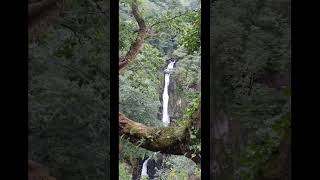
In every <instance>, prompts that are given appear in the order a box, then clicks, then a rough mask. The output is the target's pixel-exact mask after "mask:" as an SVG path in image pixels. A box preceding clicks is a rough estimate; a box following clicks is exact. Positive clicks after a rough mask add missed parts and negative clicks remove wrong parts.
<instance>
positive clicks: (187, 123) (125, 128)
mask: <svg viewBox="0 0 320 180" xmlns="http://www.w3.org/2000/svg"><path fill="white" fill-rule="evenodd" d="M200 114H201V113H200V106H199V107H197V109H196V110H195V111H194V113H193V114H192V115H191V117H190V119H186V120H184V121H183V122H182V123H181V126H179V127H162V128H156V127H148V126H146V125H144V124H141V123H138V122H135V121H133V120H131V119H129V118H128V117H126V116H125V115H124V114H122V113H119V128H120V129H119V132H120V135H121V136H123V137H125V138H127V139H128V140H129V141H130V142H132V143H134V144H136V145H138V146H139V147H142V148H145V149H148V150H150V151H154V152H158V151H160V152H161V153H166V154H174V155H185V156H186V157H189V158H190V159H192V160H193V161H195V162H196V163H200V159H201V155H200V153H201V152H200V151H198V152H194V151H192V150H191V149H190V148H189V147H190V146H191V145H192V143H193V141H192V138H191V133H192V131H191V128H192V127H194V126H195V125H196V124H200Z"/></svg>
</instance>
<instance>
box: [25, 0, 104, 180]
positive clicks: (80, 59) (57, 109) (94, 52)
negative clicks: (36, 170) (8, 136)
mask: <svg viewBox="0 0 320 180" xmlns="http://www.w3.org/2000/svg"><path fill="white" fill-rule="evenodd" d="M95 2H96V4H95V3H93V4H92V3H90V1H80V0H72V1H66V4H65V6H64V9H65V11H64V13H63V15H62V16H61V17H59V18H58V19H57V20H56V21H54V22H52V24H51V25H50V26H49V27H48V30H47V32H45V33H43V34H42V35H41V36H39V38H38V39H36V40H35V41H30V42H29V59H30V62H29V77H28V79H29V86H28V87H29V89H28V100H29V117H30V118H29V137H28V139H29V159H32V160H35V161H38V162H40V163H42V164H44V165H45V166H47V167H49V168H50V172H52V174H53V176H55V177H56V178H57V179H62V180H63V179H68V180H73V179H74V180H79V179H91V180H94V179H105V178H106V176H108V175H109V168H106V161H109V114H108V112H109V108H110V107H109V92H110V89H109V87H110V85H109V82H110V81H109V77H110V76H109V74H107V73H108V72H109V62H108V61H106V60H108V59H109V47H110V46H109V39H110V38H109V33H108V31H109V23H108V22H109V20H108V19H107V16H106V15H105V14H103V13H101V12H100V11H99V10H98V8H97V6H96V5H99V7H100V8H101V9H102V10H104V11H106V10H107V9H108V4H107V3H106V1H95ZM88 12H91V13H88Z"/></svg>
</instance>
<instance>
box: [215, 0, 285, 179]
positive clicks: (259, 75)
mask: <svg viewBox="0 0 320 180" xmlns="http://www.w3.org/2000/svg"><path fill="white" fill-rule="evenodd" d="M211 11H212V17H211V19H212V22H211V28H212V29H211V32H212V36H211V41H212V42H213V43H212V44H211V51H212V52H216V53H214V54H211V56H212V59H214V60H215V62H214V63H215V65H216V67H215V68H216V69H215V70H214V71H215V77H216V82H215V84H214V86H215V90H216V91H215V95H216V97H217V98H216V99H215V104H216V108H218V109H217V110H216V111H221V112H223V111H224V112H226V113H225V114H226V115H225V116H227V117H218V118H220V119H228V122H229V124H230V125H229V126H231V127H235V128H238V130H239V133H238V134H233V133H234V132H229V134H227V135H226V136H227V138H228V141H230V142H219V143H223V144H222V146H221V144H218V145H216V146H215V147H220V149H215V152H218V151H220V154H216V156H219V157H220V158H221V157H225V156H228V158H226V159H228V160H225V159H223V158H221V159H223V160H221V162H217V164H219V163H220V164H228V166H229V167H231V168H230V169H227V170H226V172H222V173H221V176H222V177H223V178H231V179H232V178H235V176H237V175H240V176H241V178H242V179H260V178H261V173H262V171H272V169H270V168H269V169H264V170H262V169H263V167H264V165H265V164H266V163H267V162H268V161H270V160H271V159H273V158H274V157H275V156H276V155H278V154H279V152H278V151H277V149H279V145H280V142H281V141H282V140H283V139H284V138H285V135H284V134H286V133H287V132H288V129H289V127H290V121H291V118H290V116H289V115H288V114H290V105H291V103H290V95H291V93H290V89H291V88H290V78H289V77H290V63H291V59H290V58H291V50H290V48H291V39H290V36H291V34H290V32H291V30H290V28H291V25H290V12H289V11H290V0H288V1H287V0H285V1H281V2H276V1H273V0H265V1H255V0H246V1H233V0H225V1H220V0H218V1H215V2H214V3H213V7H212V9H211ZM221 114H223V113H221ZM238 121H239V123H240V124H237V122H238ZM216 125H217V124H216ZM233 136H240V137H239V138H234V137H233ZM217 143H218V142H217ZM222 147H223V148H222ZM226 154H227V155H226ZM217 161H219V160H217ZM227 171H233V173H230V172H227ZM223 173H225V174H223ZM239 173H240V174H239ZM263 173H266V172H263Z"/></svg>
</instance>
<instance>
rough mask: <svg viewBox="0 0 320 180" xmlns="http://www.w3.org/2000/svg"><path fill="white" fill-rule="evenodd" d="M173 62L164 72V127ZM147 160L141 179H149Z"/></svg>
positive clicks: (167, 121) (143, 166) (167, 122)
mask: <svg viewBox="0 0 320 180" xmlns="http://www.w3.org/2000/svg"><path fill="white" fill-rule="evenodd" d="M174 63H175V61H171V62H170V63H169V65H168V66H167V68H166V69H165V70H164V73H165V74H164V90H163V94H162V101H163V102H162V107H163V110H162V122H163V124H164V125H165V126H168V125H169V123H170V118H169V114H168V103H169V94H168V87H169V83H170V74H171V72H172V70H173V66H174ZM148 161H149V158H148V159H146V160H145V161H144V162H143V165H142V171H141V178H140V179H142V178H143V177H147V178H149V175H148V173H147V164H148Z"/></svg>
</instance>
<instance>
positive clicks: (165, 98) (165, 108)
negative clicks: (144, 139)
mask: <svg viewBox="0 0 320 180" xmlns="http://www.w3.org/2000/svg"><path fill="white" fill-rule="evenodd" d="M174 63H175V61H171V62H170V63H169V65H168V67H167V69H166V70H165V75H164V90H163V94H162V107H163V109H162V122H163V124H164V125H165V126H168V125H169V123H170V118H169V114H168V103H169V94H168V87H169V83H170V74H171V71H172V69H173V65H174Z"/></svg>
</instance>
